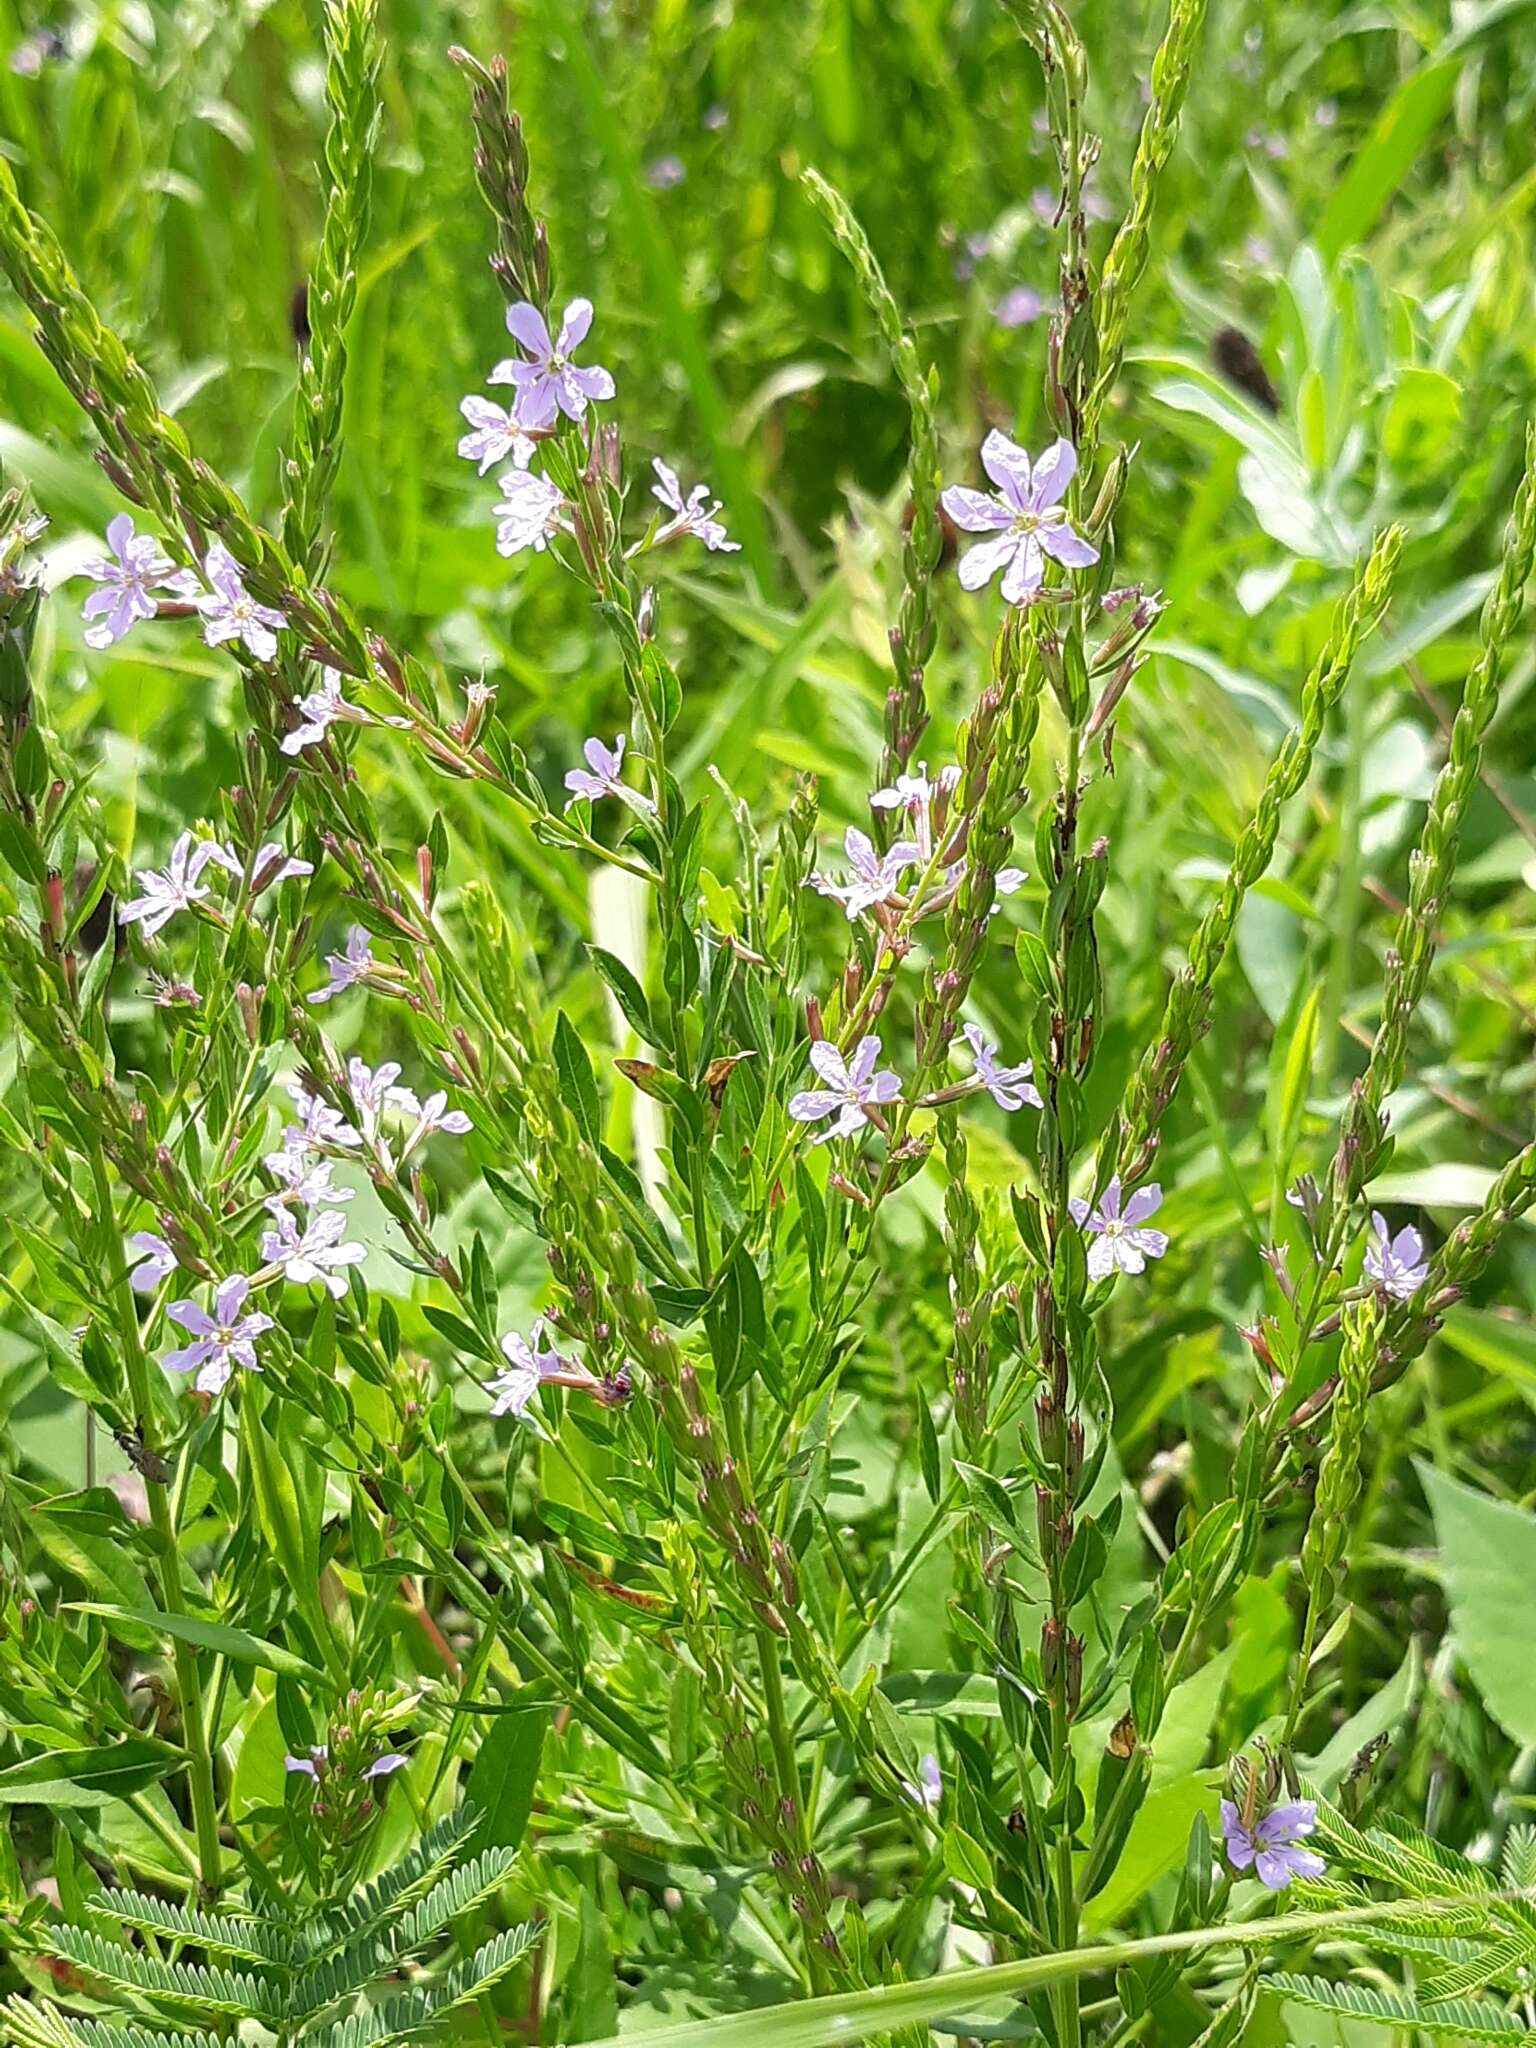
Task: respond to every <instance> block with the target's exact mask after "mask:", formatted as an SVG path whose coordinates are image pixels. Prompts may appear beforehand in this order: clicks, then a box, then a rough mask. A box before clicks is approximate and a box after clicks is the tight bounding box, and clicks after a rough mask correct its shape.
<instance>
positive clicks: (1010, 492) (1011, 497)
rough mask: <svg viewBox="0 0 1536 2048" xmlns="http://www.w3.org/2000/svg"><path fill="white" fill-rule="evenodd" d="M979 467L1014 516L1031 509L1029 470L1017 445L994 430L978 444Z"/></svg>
mask: <svg viewBox="0 0 1536 2048" xmlns="http://www.w3.org/2000/svg"><path fill="white" fill-rule="evenodd" d="M981 466H982V468H983V469H984V470H985V471H986V472H987V475H988V476H989V477H991V479H992V481H993V483H995V484H996V485H997V488H998V489H999V490H1000V491H1001V492H1002V494H1003V496H1004V497H1005V498H1006V499H1007V501H1008V503H1009V504H1010V505H1011V506H1012V507H1013V509H1014V511H1015V512H1028V511H1030V510H1032V509H1035V508H1034V506H1033V502H1032V496H1031V483H1032V478H1033V474H1034V472H1033V467H1032V465H1031V463H1030V459H1029V456H1028V454H1027V453H1026V452H1025V450H1024V449H1022V448H1021V447H1020V446H1019V444H1018V442H1017V441H1010V440H1009V438H1008V436H1007V435H1006V434H1000V433H999V432H998V430H997V428H996V427H994V428H993V429H992V431H991V433H990V434H988V436H987V438H986V439H985V441H983V442H982V444H981Z"/></svg>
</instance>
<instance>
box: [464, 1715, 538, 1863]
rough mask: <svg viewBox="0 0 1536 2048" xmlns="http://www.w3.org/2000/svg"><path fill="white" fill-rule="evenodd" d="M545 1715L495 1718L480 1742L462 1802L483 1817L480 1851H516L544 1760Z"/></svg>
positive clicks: (531, 1808) (531, 1805)
mask: <svg viewBox="0 0 1536 2048" xmlns="http://www.w3.org/2000/svg"><path fill="white" fill-rule="evenodd" d="M548 1726H549V1716H548V1712H547V1710H546V1709H545V1708H543V1707H535V1708H532V1709H530V1711H529V1712H527V1713H524V1714H498V1715H497V1717H496V1719H495V1720H494V1721H493V1722H492V1723H491V1725H490V1727H489V1728H488V1729H487V1730H486V1732H485V1735H484V1736H483V1737H482V1739H481V1743H480V1751H479V1754H478V1755H477V1756H476V1758H475V1761H474V1766H473V1768H472V1769H471V1771H470V1774H469V1782H468V1784H467V1785H466V1786H465V1788H464V1796H465V1798H466V1799H467V1800H468V1801H469V1802H470V1803H471V1805H473V1806H477V1807H479V1809H480V1812H481V1816H482V1818H481V1822H480V1828H479V1834H478V1837H477V1839H478V1840H479V1842H480V1844H481V1846H482V1847H494V1848H500V1849H515V1848H516V1847H517V1846H518V1844H519V1843H520V1842H521V1841H522V1839H523V1832H524V1830H525V1829H526V1828H527V1826H528V1816H529V1814H530V1813H531V1812H532V1811H533V1792H534V1787H535V1785H537V1783H538V1778H539V1761H540V1759H541V1758H542V1756H543V1754H544V1731H545V1729H546V1728H547V1727H548Z"/></svg>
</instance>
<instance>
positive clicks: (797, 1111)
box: [789, 1088, 843, 1124]
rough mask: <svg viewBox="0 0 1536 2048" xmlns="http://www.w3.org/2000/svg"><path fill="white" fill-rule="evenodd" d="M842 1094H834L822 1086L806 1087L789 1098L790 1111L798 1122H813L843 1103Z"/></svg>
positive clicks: (827, 1114) (829, 1113) (828, 1114)
mask: <svg viewBox="0 0 1536 2048" xmlns="http://www.w3.org/2000/svg"><path fill="white" fill-rule="evenodd" d="M842 1100H843V1098H842V1096H841V1095H833V1094H831V1093H829V1092H828V1091H827V1090H826V1089H822V1088H805V1089H802V1090H801V1092H800V1093H799V1094H798V1095H792V1096H791V1097H790V1098H789V1113H790V1115H791V1116H792V1117H793V1118H794V1120H795V1122H796V1123H797V1124H813V1123H817V1122H819V1120H820V1119H821V1118H822V1117H824V1116H830V1115H831V1114H832V1112H833V1110H835V1109H837V1108H839V1107H840V1106H841V1104H842Z"/></svg>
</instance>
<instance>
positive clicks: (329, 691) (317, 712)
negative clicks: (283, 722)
mask: <svg viewBox="0 0 1536 2048" xmlns="http://www.w3.org/2000/svg"><path fill="white" fill-rule="evenodd" d="M293 707H294V709H295V710H296V711H297V712H298V714H299V721H300V722H299V723H298V725H296V726H295V727H294V729H293V731H292V732H289V733H284V735H283V740H282V751H283V752H284V753H285V754H299V753H302V752H303V751H304V749H305V748H306V747H312V746H315V745H316V744H317V743H318V742H319V741H321V740H323V739H324V738H325V736H326V734H327V733H328V732H329V731H330V729H331V727H332V726H333V725H334V724H335V723H336V721H337V719H348V720H351V721H352V722H353V723H354V724H358V725H361V724H362V723H363V722H364V720H365V718H366V713H364V712H362V711H359V710H358V708H357V706H356V705H355V704H349V703H348V702H347V700H346V698H345V697H343V695H342V694H341V677H340V676H339V675H337V674H336V672H335V670H334V669H327V670H326V671H325V673H324V675H322V676H321V678H320V687H319V689H318V690H311V692H310V693H309V695H308V696H307V697H295V698H294V699H293Z"/></svg>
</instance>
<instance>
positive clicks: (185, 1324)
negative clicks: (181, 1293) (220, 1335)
mask: <svg viewBox="0 0 1536 2048" xmlns="http://www.w3.org/2000/svg"><path fill="white" fill-rule="evenodd" d="M166 1314H167V1315H168V1316H169V1317H170V1319H171V1321H172V1322H173V1323H179V1324H180V1325H181V1327H182V1329H184V1330H188V1331H190V1332H191V1334H192V1335H193V1336H194V1337H212V1336H214V1335H216V1333H217V1331H218V1327H219V1326H218V1324H217V1323H216V1322H215V1321H214V1320H213V1317H212V1316H211V1315H209V1313H208V1311H207V1309H205V1308H201V1307H199V1305H198V1304H197V1302H195V1301H173V1302H172V1303H171V1305H170V1307H169V1308H168V1309H167V1310H166Z"/></svg>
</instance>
